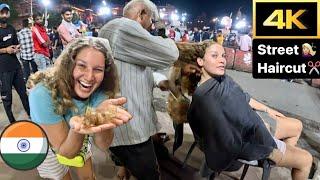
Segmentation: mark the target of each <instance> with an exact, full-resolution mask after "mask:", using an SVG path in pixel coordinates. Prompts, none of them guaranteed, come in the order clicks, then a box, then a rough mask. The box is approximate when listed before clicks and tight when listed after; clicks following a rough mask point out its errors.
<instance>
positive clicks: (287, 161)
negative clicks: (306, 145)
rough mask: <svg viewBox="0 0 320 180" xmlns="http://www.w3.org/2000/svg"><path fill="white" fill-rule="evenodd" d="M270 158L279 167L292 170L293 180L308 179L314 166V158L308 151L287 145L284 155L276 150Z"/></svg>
mask: <svg viewBox="0 0 320 180" xmlns="http://www.w3.org/2000/svg"><path fill="white" fill-rule="evenodd" d="M269 158H270V159H271V160H273V161H274V162H275V163H276V165H277V166H280V167H287V168H292V171H291V176H292V179H293V180H306V179H308V176H309V172H310V168H311V165H312V156H311V154H310V153H309V152H308V151H306V150H303V149H301V148H298V147H295V146H291V145H287V147H286V152H285V153H284V154H282V153H281V152H280V151H279V150H277V149H275V150H274V151H273V152H272V153H271V155H270V157H269Z"/></svg>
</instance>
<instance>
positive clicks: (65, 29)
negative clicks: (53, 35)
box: [58, 7, 81, 47]
mask: <svg viewBox="0 0 320 180" xmlns="http://www.w3.org/2000/svg"><path fill="white" fill-rule="evenodd" d="M61 17H62V22H61V24H60V25H59V27H58V32H59V36H60V38H61V41H62V44H63V47H66V45H67V44H68V43H69V42H71V41H72V40H74V39H75V38H78V37H80V35H81V34H80V33H79V32H78V30H77V27H76V26H75V25H74V24H72V17H73V15H72V9H71V8H70V7H65V8H63V9H62V10H61Z"/></svg>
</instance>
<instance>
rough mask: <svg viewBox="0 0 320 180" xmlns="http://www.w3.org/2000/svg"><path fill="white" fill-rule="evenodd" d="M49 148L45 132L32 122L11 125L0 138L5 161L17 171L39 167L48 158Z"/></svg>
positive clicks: (0, 149) (1, 152)
mask: <svg viewBox="0 0 320 180" xmlns="http://www.w3.org/2000/svg"><path fill="white" fill-rule="evenodd" d="M48 147H49V146H48V139H47V136H46V134H45V132H44V131H43V130H42V128H41V127H40V126H39V125H37V124H35V123H33V122H31V121H17V122H15V123H13V124H11V125H9V126H8V127H7V128H6V129H5V130H4V131H3V132H2V135H1V137H0V154H1V157H2V159H3V161H4V162H5V163H6V164H7V165H8V166H10V167H12V168H14V169H17V170H30V169H33V168H36V167H37V166H39V165H40V164H41V163H42V162H43V161H44V159H45V158H46V156H47V153H48Z"/></svg>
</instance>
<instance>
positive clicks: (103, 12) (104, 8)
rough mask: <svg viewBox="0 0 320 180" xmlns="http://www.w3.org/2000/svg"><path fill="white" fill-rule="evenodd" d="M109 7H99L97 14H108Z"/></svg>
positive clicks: (109, 12)
mask: <svg viewBox="0 0 320 180" xmlns="http://www.w3.org/2000/svg"><path fill="white" fill-rule="evenodd" d="M110 14H111V9H110V8H109V7H108V6H105V7H100V8H99V11H98V15H100V16H104V15H110Z"/></svg>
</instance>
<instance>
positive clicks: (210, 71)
mask: <svg viewBox="0 0 320 180" xmlns="http://www.w3.org/2000/svg"><path fill="white" fill-rule="evenodd" d="M225 56H226V53H225V51H224V48H223V47H222V46H221V45H219V44H212V45H211V46H209V47H208V48H207V49H206V51H205V54H204V57H203V58H197V62H198V64H199V66H200V67H201V69H202V72H203V75H202V76H203V77H204V78H206V79H209V78H211V77H218V76H223V75H224V73H225V67H226V58H225Z"/></svg>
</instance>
